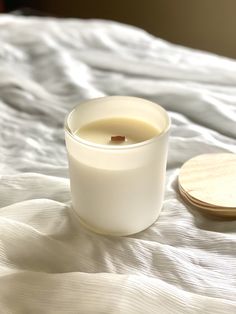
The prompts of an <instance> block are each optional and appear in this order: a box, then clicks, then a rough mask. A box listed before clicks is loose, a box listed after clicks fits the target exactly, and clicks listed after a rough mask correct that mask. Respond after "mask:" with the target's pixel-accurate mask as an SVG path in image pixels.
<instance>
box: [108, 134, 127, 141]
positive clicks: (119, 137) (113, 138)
mask: <svg viewBox="0 0 236 314" xmlns="http://www.w3.org/2000/svg"><path fill="white" fill-rule="evenodd" d="M125 140H126V138H125V136H124V135H112V136H111V142H124V141H125Z"/></svg>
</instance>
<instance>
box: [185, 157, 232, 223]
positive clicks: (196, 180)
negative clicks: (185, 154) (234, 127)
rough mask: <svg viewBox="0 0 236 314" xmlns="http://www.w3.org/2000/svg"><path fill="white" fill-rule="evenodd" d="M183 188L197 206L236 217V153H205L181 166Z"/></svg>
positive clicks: (186, 195) (186, 197) (190, 201)
mask: <svg viewBox="0 0 236 314" xmlns="http://www.w3.org/2000/svg"><path fill="white" fill-rule="evenodd" d="M179 190H180V193H181V195H182V196H183V197H184V198H185V199H186V200H187V201H188V202H189V203H190V204H192V205H194V206H195V207H199V208H202V209H205V210H207V211H209V212H211V213H215V214H217V215H222V216H234V217H236V154H230V153H219V154H204V155H199V156H197V157H194V158H192V159H190V160H188V161H187V162H186V163H185V164H184V165H183V166H182V168H181V169H180V174H179Z"/></svg>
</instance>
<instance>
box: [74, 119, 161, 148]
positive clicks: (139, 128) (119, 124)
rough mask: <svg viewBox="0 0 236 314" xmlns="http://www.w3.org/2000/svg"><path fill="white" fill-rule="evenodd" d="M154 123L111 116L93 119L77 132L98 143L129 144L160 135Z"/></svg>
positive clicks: (84, 137)
mask: <svg viewBox="0 0 236 314" xmlns="http://www.w3.org/2000/svg"><path fill="white" fill-rule="evenodd" d="M159 133H160V131H159V130H158V129H157V128H156V127H154V126H153V125H151V124H149V123H147V122H145V121H142V120H139V119H132V118H124V117H120V118H119V117H117V118H109V119H101V120H97V121H93V122H91V123H88V124H86V125H84V126H82V127H81V128H80V129H78V130H77V131H76V132H75V134H76V135H78V136H79V137H81V138H83V139H85V140H87V141H90V142H93V143H97V144H107V145H129V144H134V143H139V142H143V141H146V140H149V139H151V138H153V137H154V136H156V135H158V134H159ZM111 136H125V140H124V141H112V140H111Z"/></svg>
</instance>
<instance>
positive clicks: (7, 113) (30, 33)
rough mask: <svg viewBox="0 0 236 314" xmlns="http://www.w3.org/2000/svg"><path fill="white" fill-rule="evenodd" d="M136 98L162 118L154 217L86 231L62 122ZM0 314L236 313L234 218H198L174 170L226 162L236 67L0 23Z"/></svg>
mask: <svg viewBox="0 0 236 314" xmlns="http://www.w3.org/2000/svg"><path fill="white" fill-rule="evenodd" d="M117 94H118V95H133V96H139V97H144V98H147V99H151V100H153V101H156V102H158V103H160V104H161V105H162V106H164V107H165V108H166V109H167V110H168V111H169V113H170V115H171V118H172V132H171V138H170V147H169V157H168V169H167V182H166V194H165V202H164V206H163V210H162V213H161V216H160V218H159V219H158V221H157V222H156V223H155V224H154V225H153V226H152V227H150V228H149V229H148V230H145V231H144V232H142V233H139V234H137V235H133V236H130V237H123V238H112V237H106V236H101V235H96V234H93V233H92V232H90V231H88V230H85V229H84V228H83V227H82V226H80V225H79V223H78V222H77V220H76V218H75V217H74V214H73V211H72V210H71V209H70V192H69V180H68V167H67V160H66V151H65V145H64V132H63V120H64V117H65V115H66V113H67V112H68V111H69V110H70V109H71V108H72V107H74V106H75V105H76V104H78V103H79V102H80V101H81V100H84V99H88V98H93V97H99V96H103V95H117ZM0 126H1V129H0V149H1V151H0V173H1V180H0V207H1V209H0V313H3V314H15V313H20V314H28V313H30V314H31V313H32V314H42V313H50V314H54V313H58V314H59V313H66V314H75V313H82V314H87V313H134V314H136V313H140V314H142V313H160V314H166V313H168V314H175V313H214V314H218V313H227V314H228V313H229V314H231V313H236V220H234V221H221V220H213V219H210V218H209V217H208V218H207V217H204V216H202V215H201V214H200V213H198V212H196V211H194V210H193V209H192V208H191V207H189V206H186V204H185V203H184V202H183V201H182V199H181V197H180V195H179V193H178V189H177V184H176V182H177V181H176V180H177V176H178V171H179V167H180V166H181V165H182V164H183V163H184V162H185V161H186V160H188V159H189V158H191V157H193V156H195V155H198V154H202V153H211V152H234V153H236V146H235V144H236V62H235V61H233V60H230V59H227V58H223V57H218V56H214V55H211V54H208V53H204V52H199V51H194V50H191V49H187V48H184V47H180V46H176V45H172V44H170V43H168V42H165V41H163V40H161V39H158V38H155V37H153V36H151V35H149V34H147V33H146V32H144V31H142V30H140V29H137V28H134V27H131V26H127V25H121V24H118V23H115V22H110V21H98V20H90V21H89V20H88V21H83V20H75V19H74V20H73V19H71V20H63V19H62V20H59V19H52V18H44V19H43V18H26V17H15V16H10V15H2V16H1V17H0Z"/></svg>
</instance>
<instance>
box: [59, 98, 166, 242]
mask: <svg viewBox="0 0 236 314" xmlns="http://www.w3.org/2000/svg"><path fill="white" fill-rule="evenodd" d="M110 118H111V119H114V118H120V119H122V118H130V119H135V120H136V121H137V120H141V121H144V122H146V123H148V124H150V125H151V126H153V127H155V128H156V129H157V130H158V132H157V134H156V135H155V136H154V137H152V138H150V139H147V140H145V141H142V142H138V143H134V144H127V145H122V144H121V145H113V144H109V145H108V144H99V143H96V142H93V141H88V140H86V139H84V138H82V137H80V136H79V133H76V132H77V130H78V129H80V128H81V127H83V126H85V125H88V124H89V123H91V122H94V121H98V120H101V119H110ZM169 129H170V119H169V116H168V114H167V112H166V111H165V110H164V109H163V108H162V107H161V106H159V105H157V104H155V103H153V102H151V101H148V100H145V99H141V98H137V97H128V96H110V97H101V98H96V99H92V100H88V101H86V102H83V103H81V104H79V105H78V106H77V107H76V108H74V109H73V110H72V111H71V112H70V113H69V114H68V116H67V118H66V122H65V139H66V147H67V152H68V161H69V173H70V186H71V195H72V205H73V208H74V210H75V212H76V213H77V214H78V217H79V218H80V221H81V222H82V223H83V224H84V225H86V226H87V227H88V228H89V229H91V230H93V231H95V232H98V233H102V234H109V235H119V236H124V235H129V234H133V233H137V232H140V231H142V230H144V229H146V228H147V227H149V226H150V225H151V224H153V223H154V222H155V221H156V219H157V218H158V216H159V214H160V211H161V207H162V203H163V196H164V187H165V172H166V160H167V147H168V134H169ZM139 131H142V130H139Z"/></svg>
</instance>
